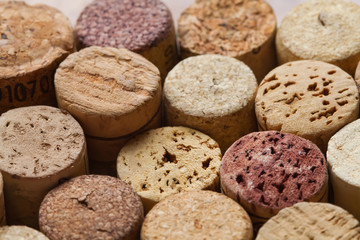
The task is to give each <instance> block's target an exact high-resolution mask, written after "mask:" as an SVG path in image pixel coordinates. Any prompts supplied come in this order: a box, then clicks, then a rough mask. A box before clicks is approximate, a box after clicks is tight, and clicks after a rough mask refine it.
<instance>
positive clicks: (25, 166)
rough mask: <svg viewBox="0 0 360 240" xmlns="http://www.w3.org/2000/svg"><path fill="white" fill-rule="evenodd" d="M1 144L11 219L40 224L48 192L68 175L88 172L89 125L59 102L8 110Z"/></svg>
mask: <svg viewBox="0 0 360 240" xmlns="http://www.w3.org/2000/svg"><path fill="white" fill-rule="evenodd" d="M0 146H2V147H1V148H0V170H1V172H2V174H3V178H4V192H5V194H4V195H5V205H6V214H7V220H8V223H9V224H21V225H23V224H25V225H28V226H31V227H37V225H38V223H37V219H38V210H39V206H40V203H41V200H42V199H43V197H44V196H45V194H46V193H47V192H48V191H49V190H50V189H52V188H53V187H55V186H56V185H58V184H59V183H61V182H62V180H63V179H67V178H71V177H74V176H78V175H82V174H86V173H87V172H88V163H87V156H86V145H85V137H84V133H83V130H82V129H81V127H80V125H79V124H78V123H77V122H76V120H75V119H74V118H73V117H71V115H70V114H69V113H68V112H66V111H62V110H60V109H57V108H53V107H48V106H32V107H23V108H16V109H12V110H9V111H8V112H6V113H4V114H2V115H1V117H0Z"/></svg>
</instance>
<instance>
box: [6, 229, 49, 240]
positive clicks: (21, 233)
mask: <svg viewBox="0 0 360 240" xmlns="http://www.w3.org/2000/svg"><path fill="white" fill-rule="evenodd" d="M0 239H2V240H24V239H33V240H49V239H48V238H47V237H46V236H45V235H44V234H42V233H41V232H39V231H36V230H35V229H32V228H29V227H26V226H4V227H1V228H0Z"/></svg>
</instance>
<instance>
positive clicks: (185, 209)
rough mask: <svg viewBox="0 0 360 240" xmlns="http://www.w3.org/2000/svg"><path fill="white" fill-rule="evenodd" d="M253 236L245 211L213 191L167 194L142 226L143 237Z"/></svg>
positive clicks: (149, 239)
mask: <svg viewBox="0 0 360 240" xmlns="http://www.w3.org/2000/svg"><path fill="white" fill-rule="evenodd" d="M252 237H253V229H252V224H251V221H250V218H249V215H248V214H247V213H246V211H245V210H244V209H243V208H242V207H241V206H240V205H239V204H237V203H236V202H235V201H233V200H232V199H230V198H228V197H226V196H224V195H223V194H220V193H216V192H212V191H185V192H181V193H177V194H174V195H171V196H168V197H166V198H165V199H164V200H162V201H161V202H160V203H158V204H156V205H155V207H154V208H153V209H151V211H150V212H149V213H148V214H147V215H146V217H145V220H144V223H143V226H142V229H141V240H153V239H154V240H155V239H169V240H170V239H174V240H175V239H189V240H190V239H208V240H210V239H214V240H216V239H224V240H225V239H243V240H251V239H252Z"/></svg>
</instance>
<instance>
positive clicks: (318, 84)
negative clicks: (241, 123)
mask: <svg viewBox="0 0 360 240" xmlns="http://www.w3.org/2000/svg"><path fill="white" fill-rule="evenodd" d="M255 112H256V117H257V120H258V125H259V129H262V130H278V131H283V132H289V133H293V134H296V135H298V136H301V137H304V138H306V139H309V140H310V141H312V142H314V143H315V144H316V145H318V147H319V148H320V149H321V150H322V151H323V152H325V151H326V148H327V143H328V141H329V139H330V137H331V136H332V135H333V134H335V132H336V131H338V130H339V129H340V128H342V127H343V126H344V125H346V124H347V123H349V122H352V121H354V120H355V119H357V117H358V114H359V93H358V90H357V87H356V84H355V82H354V80H353V78H352V77H351V76H350V75H349V74H347V73H346V72H344V71H343V70H341V69H340V68H339V67H337V66H334V65H332V64H328V63H324V62H320V61H312V60H303V61H294V62H290V63H287V64H283V65H281V66H279V67H277V68H275V69H274V70H272V71H271V72H270V73H268V74H267V75H266V77H265V78H264V80H263V81H262V82H261V84H260V85H259V88H258V91H257V94H256V98H255ZM294 123H296V124H294Z"/></svg>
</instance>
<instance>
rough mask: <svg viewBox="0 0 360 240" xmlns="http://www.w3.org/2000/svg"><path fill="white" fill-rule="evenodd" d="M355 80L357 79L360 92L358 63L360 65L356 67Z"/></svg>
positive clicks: (359, 67)
mask: <svg viewBox="0 0 360 240" xmlns="http://www.w3.org/2000/svg"><path fill="white" fill-rule="evenodd" d="M354 78H355V83H356V86H357V87H358V90H359V92H360V62H359V63H358V65H357V67H356V70H355V76H354Z"/></svg>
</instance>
